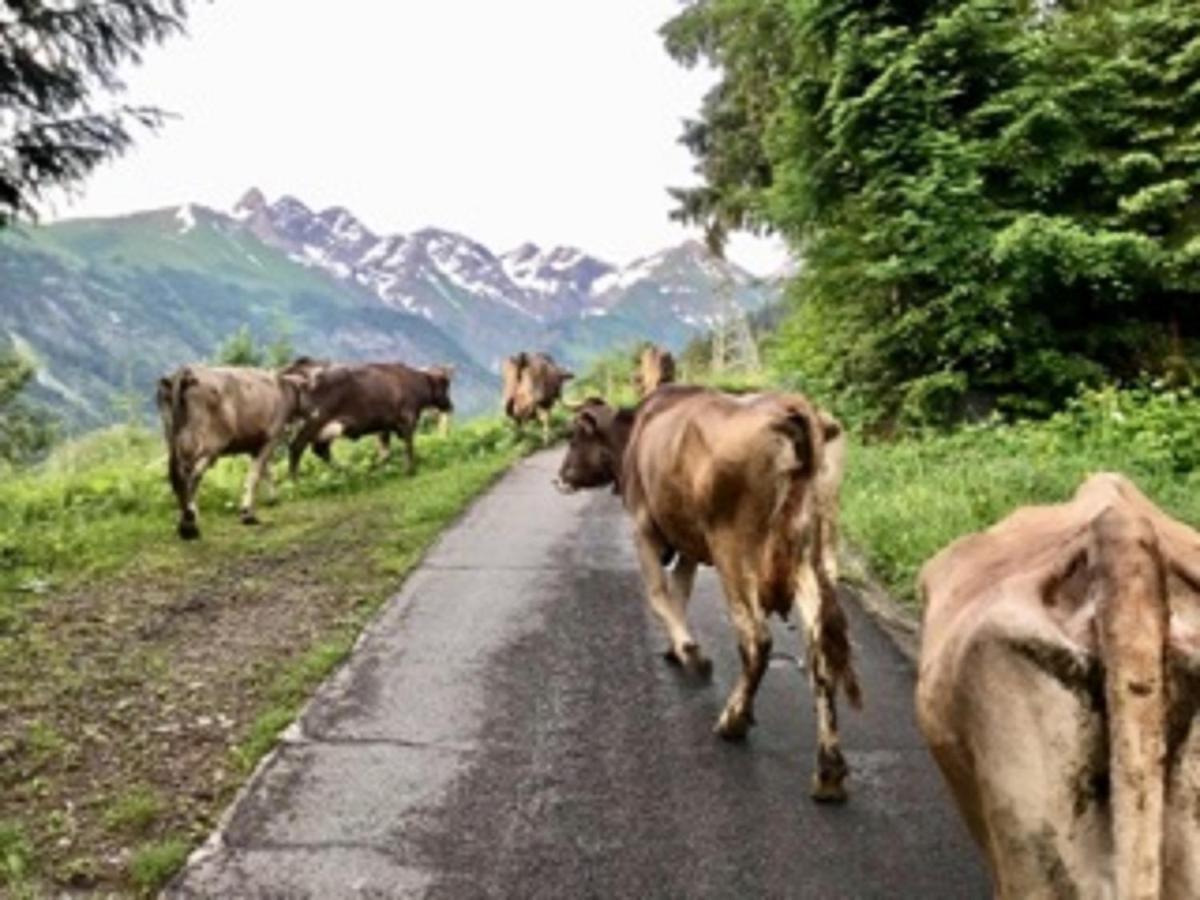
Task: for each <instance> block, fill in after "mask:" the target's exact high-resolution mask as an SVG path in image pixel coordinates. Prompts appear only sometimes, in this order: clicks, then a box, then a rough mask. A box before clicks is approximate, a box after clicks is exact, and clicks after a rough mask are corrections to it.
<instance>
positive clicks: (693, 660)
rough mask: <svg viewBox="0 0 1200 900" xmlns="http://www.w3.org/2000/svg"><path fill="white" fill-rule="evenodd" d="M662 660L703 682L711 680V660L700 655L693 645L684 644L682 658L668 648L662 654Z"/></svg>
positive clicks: (671, 648) (672, 649)
mask: <svg viewBox="0 0 1200 900" xmlns="http://www.w3.org/2000/svg"><path fill="white" fill-rule="evenodd" d="M663 659H665V660H666V661H667V662H668V663H669V664H670V665H672V666H678V667H679V668H681V669H684V670H685V671H687V672H689V673H690V674H692V675H696V676H698V677H699V678H702V679H704V680H705V681H707V680H708V679H710V678H712V660H710V659H709V658H708V657H707V656H705V655H704V654H703V653H701V652H700V648H699V647H698V646H696V645H695V644H684V646H683V655H682V656H680V655H679V654H678V653H676V652H675V648H674V647H668V648H667V649H666V650H665V651H664V652H663Z"/></svg>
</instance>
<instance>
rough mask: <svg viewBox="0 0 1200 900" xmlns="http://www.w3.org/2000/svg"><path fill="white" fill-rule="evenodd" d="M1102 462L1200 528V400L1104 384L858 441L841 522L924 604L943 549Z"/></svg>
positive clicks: (909, 600)
mask: <svg viewBox="0 0 1200 900" xmlns="http://www.w3.org/2000/svg"><path fill="white" fill-rule="evenodd" d="M1100 471H1116V472H1121V473H1124V474H1125V475H1126V476H1128V477H1129V478H1131V479H1132V480H1133V481H1134V483H1135V484H1137V486H1138V487H1139V488H1140V489H1141V490H1142V491H1143V492H1144V493H1145V494H1146V495H1147V496H1149V497H1150V499H1151V500H1153V501H1154V502H1155V503H1157V504H1158V505H1159V506H1160V507H1162V508H1163V509H1164V510H1165V511H1166V512H1168V513H1169V514H1171V515H1174V516H1175V517H1177V518H1179V519H1181V520H1183V521H1185V522H1187V523H1189V524H1191V525H1192V526H1193V527H1200V400H1198V399H1197V398H1195V397H1192V396H1191V395H1189V394H1187V393H1186V392H1181V393H1168V394H1151V393H1146V392H1141V391H1136V392H1125V393H1118V392H1114V391H1104V392H1100V393H1096V394H1092V395H1089V396H1087V397H1085V398H1084V399H1083V400H1081V401H1079V402H1077V403H1076V404H1074V405H1073V406H1072V407H1071V408H1070V409H1069V410H1067V411H1065V412H1064V413H1061V414H1060V415H1058V416H1056V417H1054V418H1053V419H1051V420H1050V421H1048V422H1041V423H1023V424H1018V425H1012V426H1003V427H977V428H968V429H964V430H962V431H960V432H958V433H955V434H950V435H937V436H929V437H925V438H922V439H909V440H902V441H898V442H895V443H888V444H874V445H868V446H856V447H853V448H852V450H851V455H850V458H849V461H848V465H847V473H846V483H845V485H844V488H843V491H842V520H843V523H844V527H845V530H846V533H847V536H848V537H849V539H850V540H852V541H853V542H854V543H855V544H856V545H857V546H859V547H860V548H861V549H862V550H863V551H864V552H865V553H866V554H867V557H868V560H869V562H870V565H871V568H872V570H873V571H874V572H875V574H877V575H878V576H879V577H880V578H882V579H883V581H884V582H885V583H886V584H887V586H888V587H889V588H890V589H891V590H892V592H893V593H894V595H895V596H896V597H898V598H899V599H900V600H901V601H902V602H903V603H905V604H906V605H907V606H908V607H909V608H910V609H912V610H914V611H916V610H917V609H918V607H919V601H918V598H917V596H916V590H915V579H916V575H917V572H918V570H919V568H920V566H921V564H922V563H923V562H924V561H925V560H926V559H928V558H929V557H931V556H932V555H933V554H934V553H936V552H937V551H938V550H939V549H941V548H942V547H944V546H945V545H946V544H948V543H950V542H951V541H952V540H954V539H955V538H957V537H959V536H961V535H964V534H967V533H970V532H973V531H978V530H981V529H983V528H986V527H988V526H990V525H992V524H994V523H995V522H997V521H998V520H999V519H1001V518H1003V517H1004V516H1005V515H1007V514H1008V513H1009V512H1011V511H1013V510H1014V509H1015V508H1016V507H1018V506H1021V505H1025V504H1030V503H1050V502H1058V501H1062V500H1065V499H1067V498H1069V497H1070V496H1071V494H1073V493H1074V491H1075V489H1076V488H1077V487H1078V486H1079V484H1080V482H1081V481H1082V480H1083V479H1084V478H1085V477H1086V476H1087V475H1088V474H1089V473H1093V472H1100Z"/></svg>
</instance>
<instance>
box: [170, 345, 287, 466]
mask: <svg viewBox="0 0 1200 900" xmlns="http://www.w3.org/2000/svg"><path fill="white" fill-rule="evenodd" d="M184 371H185V372H186V375H185V377H184V380H183V383H182V386H181V389H180V394H179V404H180V405H181V406H182V407H183V410H182V411H183V415H182V416H181V417H179V419H178V426H177V430H176V433H175V436H174V441H175V442H176V445H177V446H178V448H179V449H180V450H182V451H183V452H186V453H190V454H192V455H197V454H205V455H208V454H225V453H252V454H253V453H257V452H258V451H259V450H260V449H261V448H262V447H263V446H264V445H265V444H266V443H267V441H269V440H270V439H271V438H272V436H273V435H275V434H277V433H278V430H279V429H280V428H282V427H283V425H284V424H285V422H286V416H287V409H286V408H285V402H284V396H283V393H282V391H281V389H280V385H279V380H278V378H277V377H276V375H275V374H274V373H273V372H268V371H265V370H262V369H251V368H238V367H232V366H189V367H187V369H186V370H184Z"/></svg>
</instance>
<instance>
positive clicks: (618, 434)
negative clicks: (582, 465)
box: [606, 407, 637, 493]
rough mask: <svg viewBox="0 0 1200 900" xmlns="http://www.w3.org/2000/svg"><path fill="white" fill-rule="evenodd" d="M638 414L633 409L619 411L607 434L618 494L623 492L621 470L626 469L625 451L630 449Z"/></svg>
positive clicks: (626, 408)
mask: <svg viewBox="0 0 1200 900" xmlns="http://www.w3.org/2000/svg"><path fill="white" fill-rule="evenodd" d="M636 414H637V410H636V409H635V408H633V407H625V408H622V409H618V410H617V412H616V415H614V416H613V420H612V425H611V426H610V427H609V428H608V431H607V434H606V437H607V440H608V449H609V452H610V453H611V454H612V458H613V468H614V470H615V471H614V472H613V482H614V484H615V489H616V492H617V493H620V492H621V474H622V473H621V470H622V469H623V468H624V461H625V451H626V449H628V447H629V437H630V435H631V434H633V420H634V416H635V415H636Z"/></svg>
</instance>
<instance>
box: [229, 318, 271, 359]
mask: <svg viewBox="0 0 1200 900" xmlns="http://www.w3.org/2000/svg"><path fill="white" fill-rule="evenodd" d="M217 362H218V363H220V364H222V365H226V366H261V365H264V364H265V363H266V353H265V352H264V351H263V349H262V348H261V347H260V346H259V345H258V343H257V342H256V341H255V340H254V335H252V334H251V333H250V328H249V326H247V325H243V326H242V327H241V328H239V329H238V330H237V331H235V332H234V333H233V334H232V335H230V337H229V339H228V340H226V341H225V343H223V344H222V345H221V346H220V347H219V348H218V349H217Z"/></svg>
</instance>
